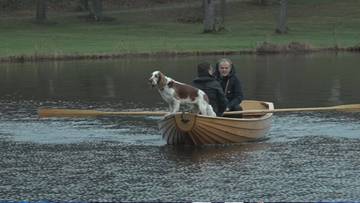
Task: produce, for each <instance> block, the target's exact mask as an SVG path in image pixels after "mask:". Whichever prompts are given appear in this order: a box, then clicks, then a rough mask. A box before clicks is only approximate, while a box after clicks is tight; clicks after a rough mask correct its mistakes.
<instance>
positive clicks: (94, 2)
mask: <svg viewBox="0 0 360 203" xmlns="http://www.w3.org/2000/svg"><path fill="white" fill-rule="evenodd" d="M90 3H91V5H90V8H89V11H90V17H91V18H93V19H94V20H95V21H101V20H102V19H103V7H102V0H91V1H90Z"/></svg>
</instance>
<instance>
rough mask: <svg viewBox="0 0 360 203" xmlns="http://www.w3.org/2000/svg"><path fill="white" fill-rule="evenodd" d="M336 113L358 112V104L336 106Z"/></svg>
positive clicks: (359, 105) (359, 110)
mask: <svg viewBox="0 0 360 203" xmlns="http://www.w3.org/2000/svg"><path fill="white" fill-rule="evenodd" d="M336 110H337V111H343V112H360V104H346V105H339V106H336Z"/></svg>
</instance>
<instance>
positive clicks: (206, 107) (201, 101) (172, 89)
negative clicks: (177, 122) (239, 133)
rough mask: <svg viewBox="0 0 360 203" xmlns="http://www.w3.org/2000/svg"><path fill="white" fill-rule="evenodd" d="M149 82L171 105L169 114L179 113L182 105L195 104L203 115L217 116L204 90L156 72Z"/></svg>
mask: <svg viewBox="0 0 360 203" xmlns="http://www.w3.org/2000/svg"><path fill="white" fill-rule="evenodd" d="M149 82H150V83H151V85H152V86H153V87H156V88H157V89H158V91H159V93H160V95H161V97H162V98H163V99H164V100H165V101H166V102H167V103H168V104H169V108H170V113H169V114H172V113H176V112H177V111H179V109H180V104H193V105H194V106H196V107H197V109H198V110H199V111H200V113H201V114H202V115H205V116H216V114H215V112H214V110H213V108H212V107H211V105H210V104H209V98H208V96H207V95H206V94H205V92H203V91H202V90H200V89H197V88H195V87H192V86H190V85H187V84H184V83H180V82H177V81H175V80H173V79H171V78H169V77H167V76H165V75H164V74H163V73H162V72H160V71H154V72H153V73H152V74H151V77H150V78H149ZM194 106H193V109H195V108H194Z"/></svg>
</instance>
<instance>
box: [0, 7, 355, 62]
mask: <svg viewBox="0 0 360 203" xmlns="http://www.w3.org/2000/svg"><path fill="white" fill-rule="evenodd" d="M290 2H294V3H293V4H290V7H289V19H288V26H289V28H290V32H289V33H288V34H287V35H276V34H274V29H275V24H276V22H275V19H276V14H277V11H278V7H277V5H271V6H256V5H253V4H249V3H243V2H231V3H229V8H230V9H229V15H228V16H227V18H226V27H227V29H228V31H227V32H222V33H216V34H202V33H201V32H202V24H201V23H194V24H184V23H179V22H177V20H176V18H177V17H176V15H178V14H183V15H184V13H191V12H192V13H194V12H196V11H198V10H194V11H192V10H191V9H195V8H192V7H185V8H164V9H147V10H146V9H145V10H141V9H138V10H133V11H131V10H130V11H117V12H116V11H112V12H109V13H108V14H107V15H109V16H111V17H115V18H116V20H115V21H112V22H103V23H90V22H85V21H84V20H80V19H79V18H77V15H79V13H66V14H63V15H61V14H52V13H49V19H50V20H51V21H55V22H57V24H54V25H38V24H33V23H32V17H31V16H30V17H8V18H3V19H2V20H0V39H1V43H0V57H8V56H19V55H29V56H31V55H71V54H77V55H84V54H113V53H116V54H119V53H157V52H212V51H241V50H243V51H244V50H254V49H255V48H256V47H257V46H258V45H259V44H261V43H262V42H264V41H267V42H271V43H275V44H287V43H289V42H293V41H296V42H301V43H307V44H310V45H312V46H313V47H316V48H327V47H335V46H339V47H350V46H359V44H360V12H358V8H359V7H360V1H358V0H346V1H343V0H301V1H290Z"/></svg>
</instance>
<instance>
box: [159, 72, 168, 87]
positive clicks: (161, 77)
mask: <svg viewBox="0 0 360 203" xmlns="http://www.w3.org/2000/svg"><path fill="white" fill-rule="evenodd" d="M165 85H166V78H165V75H164V74H163V73H162V72H159V78H158V86H159V87H160V88H164V87H165Z"/></svg>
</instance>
